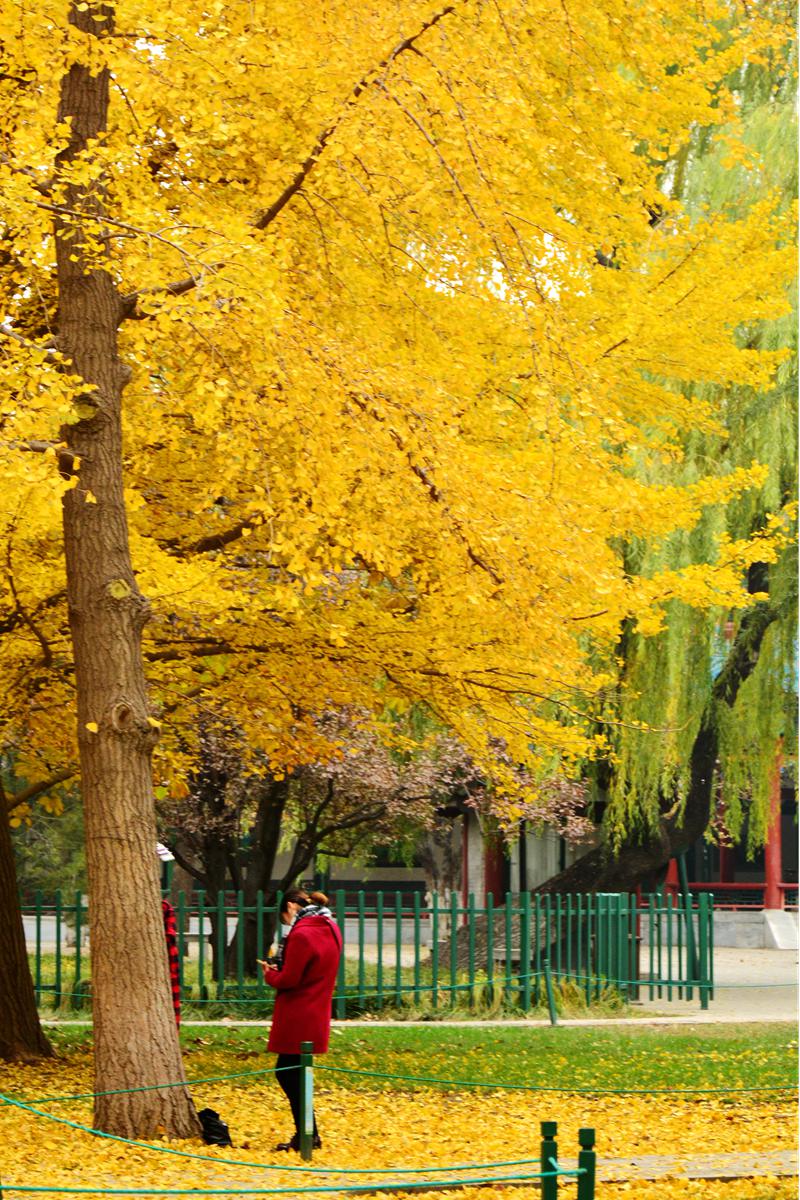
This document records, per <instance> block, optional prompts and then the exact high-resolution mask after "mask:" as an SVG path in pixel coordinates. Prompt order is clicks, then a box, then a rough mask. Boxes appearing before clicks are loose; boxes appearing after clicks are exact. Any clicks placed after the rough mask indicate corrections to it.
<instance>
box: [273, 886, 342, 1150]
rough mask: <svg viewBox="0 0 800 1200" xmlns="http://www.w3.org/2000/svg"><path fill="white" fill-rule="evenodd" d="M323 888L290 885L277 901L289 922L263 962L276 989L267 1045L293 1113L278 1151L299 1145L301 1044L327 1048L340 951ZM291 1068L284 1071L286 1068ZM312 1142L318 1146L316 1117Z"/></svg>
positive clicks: (320, 1049)
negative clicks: (290, 1135) (287, 1138)
mask: <svg viewBox="0 0 800 1200" xmlns="http://www.w3.org/2000/svg"><path fill="white" fill-rule="evenodd" d="M327 904H328V897H327V896H325V895H323V893H322V892H312V893H311V895H310V896H309V895H307V894H306V893H305V892H303V891H300V890H299V889H298V888H294V889H292V890H291V891H289V892H287V893H286V895H285V896H284V898H283V903H282V905H281V913H280V915H281V920H282V921H283V923H284V924H291V929H290V930H289V933H288V934H287V935H286V937H285V938H284V940H283V943H282V945H281V948H280V951H279V953H278V957H277V959H276V960H273V961H274V965H273V966H270V965H269V964H268V963H262V964H261V966H262V969H263V971H264V979H265V981H266V982H267V983H268V984H269V985H270V986H271V987H274V988H275V989H276V990H277V995H276V997H275V1011H274V1013H273V1017H272V1028H271V1030H270V1034H269V1042H268V1043H267V1049H268V1050H274V1051H275V1053H276V1054H277V1055H278V1061H277V1062H276V1063H275V1071H276V1074H277V1079H278V1083H279V1084H280V1085H281V1087H282V1088H283V1090H284V1092H285V1093H286V1096H287V1099H288V1101H289V1104H290V1106H291V1109H292V1116H293V1117H294V1127H295V1133H294V1137H293V1138H292V1139H291V1141H289V1142H281V1143H280V1144H279V1145H278V1146H276V1150H299V1149H300V1043H301V1042H311V1043H313V1046H314V1053H315V1054H324V1053H325V1052H326V1050H327V1049H328V1042H329V1040H330V1031H331V1001H332V999H333V991H334V988H335V987H336V974H337V971H338V969H339V959H340V957H341V954H342V935H341V933H340V932H339V928H338V926H337V925H336V924H335V922H334V920H333V918H332V916H331V911H330V909H329V908H328V907H327ZM287 1067H289V1068H294V1069H292V1070H286V1068H287ZM313 1144H314V1146H315V1147H319V1146H321V1145H322V1142H321V1141H320V1137H319V1133H318V1132H317V1122H316V1120H315V1121H314V1143H313Z"/></svg>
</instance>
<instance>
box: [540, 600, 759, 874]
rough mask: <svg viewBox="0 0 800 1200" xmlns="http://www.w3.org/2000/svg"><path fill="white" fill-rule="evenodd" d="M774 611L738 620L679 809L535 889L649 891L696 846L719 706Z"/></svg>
mask: <svg viewBox="0 0 800 1200" xmlns="http://www.w3.org/2000/svg"><path fill="white" fill-rule="evenodd" d="M778 615H779V614H778V611H777V609H776V608H774V607H773V606H772V605H771V604H758V605H756V607H755V608H753V609H751V610H750V611H749V612H748V613H747V614H746V615H745V616H744V618H743V619H742V623H741V625H740V626H739V631H738V633H737V635H736V638H735V640H734V642H733V645H732V646H731V649H730V652H729V654H728V657H727V659H726V662H725V665H724V667H723V668H722V670H721V671H720V673H719V675H718V676H717V678H716V679H715V680H714V683H713V686H712V688H711V695H710V697H709V700H708V703H707V704H706V707H705V710H704V712H703V716H702V719H701V721H700V728H699V730H698V732H697V736H696V738H695V740H694V744H693V746H692V753H691V759H690V764H689V765H690V771H689V794H688V796H687V798H686V805H685V807H684V810H683V812H682V813H673V812H666V813H664V815H663V816H662V817H661V819H660V821H659V823H658V826H657V828H656V829H654V830H653V832H652V834H651V836H650V837H649V838H647V839H646V840H642V841H641V842H636V843H634V842H631V843H630V844H628V845H623V846H622V847H621V849H620V851H619V853H618V854H617V855H612V854H610V853H609V850H608V848H607V847H606V846H598V847H597V849H595V850H591V851H590V852H589V853H588V854H586V855H584V857H583V858H579V859H578V861H577V862H575V863H573V864H572V866H571V867H568V868H567V870H566V871H562V872H561V873H560V874H559V875H555V876H553V878H552V879H548V880H547V881H546V882H545V883H543V884H542V885H541V886H540V887H538V888H535V889H534V890H535V891H537V892H561V893H567V892H572V893H575V892H632V891H635V890H636V888H637V886H641V887H642V888H643V889H644V890H645V891H647V890H651V889H652V888H654V887H657V886H658V885H659V884H660V883H662V882H663V880H664V876H665V875H666V871H667V867H668V866H669V861H670V859H671V858H673V857H674V856H675V855H676V854H680V853H682V852H683V851H684V850H688V849H689V847H690V846H692V845H694V843H695V842H696V841H697V839H698V838H699V837H702V835H703V833H705V830H706V829H707V827H708V822H709V820H710V816H711V801H712V794H713V782H714V770H715V766H716V761H717V753H718V749H719V733H718V728H719V726H718V720H717V708H718V706H719V705H721V704H726V705H727V706H728V707H732V706H733V705H734V704H735V702H736V697H737V695H738V694H739V688H740V687H741V686H742V684H743V683H744V682H745V681H746V680H747V679H748V678H749V676H750V675H751V674H752V672H753V670H754V669H755V666H756V663H757V662H758V655H759V652H760V650H761V643H762V641H763V640H764V634H765V633H766V632H767V630H768V629H769V627H770V625H771V624H772V622H773V621H775V620H777V618H778Z"/></svg>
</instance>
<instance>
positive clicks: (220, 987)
mask: <svg viewBox="0 0 800 1200" xmlns="http://www.w3.org/2000/svg"><path fill="white" fill-rule="evenodd" d="M227 940H228V914H227V912H226V910H225V893H224V892H217V999H218V1000H221V999H222V998H223V996H224V995H225V946H226V943H227Z"/></svg>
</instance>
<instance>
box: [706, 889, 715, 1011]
mask: <svg viewBox="0 0 800 1200" xmlns="http://www.w3.org/2000/svg"><path fill="white" fill-rule="evenodd" d="M706 895H707V897H708V978H709V980H710V982H711V987H710V988H709V990H708V998H709V1000H713V999H714V896H713V893H711V892H707V893H706Z"/></svg>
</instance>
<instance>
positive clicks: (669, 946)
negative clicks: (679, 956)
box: [667, 892, 673, 1000]
mask: <svg viewBox="0 0 800 1200" xmlns="http://www.w3.org/2000/svg"><path fill="white" fill-rule="evenodd" d="M672 915H673V908H672V893H671V892H670V894H669V895H668V896H667V980H668V983H667V999H668V1000H671V999H672Z"/></svg>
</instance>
